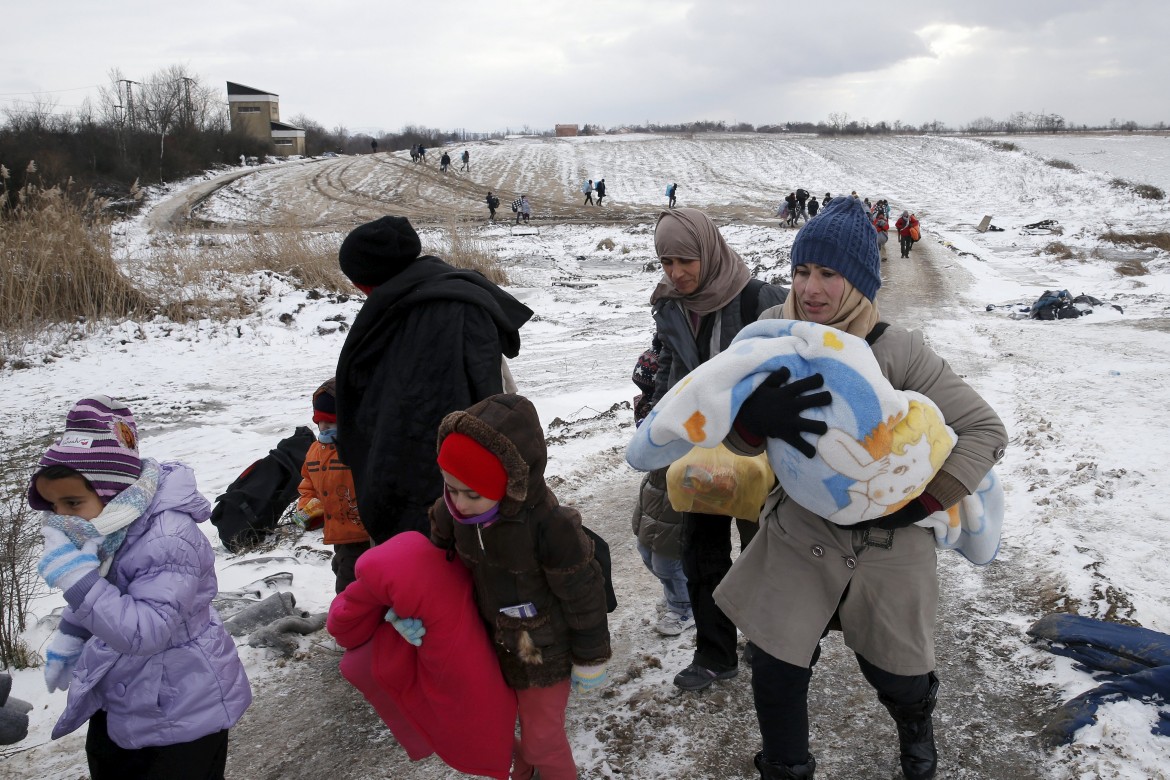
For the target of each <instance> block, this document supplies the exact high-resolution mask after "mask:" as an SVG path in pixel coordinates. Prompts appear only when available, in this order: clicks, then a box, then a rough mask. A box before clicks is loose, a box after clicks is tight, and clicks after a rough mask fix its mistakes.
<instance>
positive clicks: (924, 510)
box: [849, 494, 938, 531]
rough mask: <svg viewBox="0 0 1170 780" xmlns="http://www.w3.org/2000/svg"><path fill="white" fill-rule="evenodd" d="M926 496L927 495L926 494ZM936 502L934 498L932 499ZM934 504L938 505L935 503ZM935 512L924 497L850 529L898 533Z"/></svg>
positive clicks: (855, 524)
mask: <svg viewBox="0 0 1170 780" xmlns="http://www.w3.org/2000/svg"><path fill="white" fill-rule="evenodd" d="M924 495H925V494H924ZM931 500H932V501H934V499H933V498H931ZM934 503H936V504H937V503H938V502H937V501H934ZM934 511H935V510H932V509H930V507H928V506H927V505H926V502H925V501H923V499H922V496H919V497H918V498H915V499H914V500H913V501H911V502H910V503H909V504H907V505H906V506H904V507H902V508H901V509H899V510H898V511H897V512H894V513H893V514H891V515H886V516H885V517H879V518H877V519H875V520H866V521H864V522H861V523H854V524H853V525H851V526H849V528H850V529H856V530H859V531H860V530H864V529H866V528H881V529H883V530H886V531H896V530H898V529H899V528H906V527H908V526H911V525H914V524H915V523H917V522H918V521H919V520H925V519H926V518H927V517H929V516H930V515H932V514H933V513H934Z"/></svg>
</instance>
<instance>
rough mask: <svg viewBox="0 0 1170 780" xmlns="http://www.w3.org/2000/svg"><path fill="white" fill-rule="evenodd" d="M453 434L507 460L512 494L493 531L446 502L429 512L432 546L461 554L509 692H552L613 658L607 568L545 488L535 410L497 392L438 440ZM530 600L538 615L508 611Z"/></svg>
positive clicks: (572, 516)
mask: <svg viewBox="0 0 1170 780" xmlns="http://www.w3.org/2000/svg"><path fill="white" fill-rule="evenodd" d="M455 431H458V432H459V433H462V434H464V435H466V436H470V437H471V438H472V439H474V440H475V441H477V442H479V443H480V444H481V445H483V446H484V447H486V448H487V449H488V450H489V451H490V452H492V453H493V454H494V455H496V457H498V458H499V459H500V462H501V463H502V464H503V465H504V469H505V471H506V472H507V475H508V486H507V492H506V494H505V495H504V498H503V499H502V500H501V501H500V513H499V517H498V519H497V520H495V521H494V522H493V523H491V524H490V525H489V526H488V527H487V528H482V527H480V526H476V525H464V524H461V523H457V522H455V520H454V519H453V518H452V517H451V513H450V512H449V511H448V510H447V507H446V504H445V503H444V502H443V499H441V498H440V499H439V500H438V501H436V502H435V504H434V506H433V507H432V508H431V513H430V517H431V541H432V542H434V544H436V545H437V546H439V547H441V548H443V549H446V550H454V551H455V552H456V553H458V555H459V558H460V560H462V561H463V564H464V565H465V566H467V568H468V569H469V570H470V571H471V574H472V577H473V579H474V580H475V595H476V603H477V605H478V606H479V611H480V615H481V616H482V617H483V619H484V622H485V623H486V624H487V627H488V632H489V634H490V635H491V638H492V640H493V644H494V646H495V649H496V654H497V656H499V659H500V666H501V668H502V670H503V673H504V679H505V680H506V681H507V682H508V685H510V686H511V687H512V688H516V689H525V688H530V687H547V686H549V685H553V684H555V683H557V682H559V681H561V680H564V679H565V678H567V677H568V676H569V674H570V672H571V670H572V666H573V664H574V663H576V664H581V665H595V664H600V663H604V662H605V661H607V660H609V657H610V645H609V625H608V621H607V616H606V609H605V591H604V581H603V579H602V574H601V566H600V565H599V564H598V563H597V561H596V560H595V559H594V557H593V542H592V541H590V539H589V537H587V536H586V535H585V533H584V531H582V530H581V516H580V515H579V514H578V513H577V511H576V510H574V509H571V508H569V507H565V506H561V505H560V503H559V502H558V501H557V498H556V496H555V495H553V492H552V491H551V490H549V489H548V486H547V485H545V483H544V469H545V464H546V462H547V459H548V453H547V450H546V447H545V442H544V431H543V429H542V428H541V425H540V419H539V418H538V417H537V414H536V408H535V407H534V406H533V405H532V403H531V402H530V401H529V400H528V399H526V398H523V397H521V396H518V395H506V394H505V395H495V396H492V397H491V398H487V399H485V400H483V401H481V402H479V403H477V404H475V405H474V406H472V407H471V408H469V409H468V410H467V411H465V412H452V413H451V414H449V415H447V416H446V417H445V418H444V419H443V422H442V424H441V425H440V426H439V443H440V444H441V443H442V441H443V439H444V438H446V437H447V436H448V435H449V434H451V433H452V432H455ZM526 602H530V603H532V604H533V605H534V606H535V607H536V616H535V617H531V618H514V617H509V616H507V615H505V614H503V613H502V612H500V610H501V609H503V608H505V607H510V606H516V605H519V604H524V603H526Z"/></svg>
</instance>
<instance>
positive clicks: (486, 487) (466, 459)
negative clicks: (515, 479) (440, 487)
mask: <svg viewBox="0 0 1170 780" xmlns="http://www.w3.org/2000/svg"><path fill="white" fill-rule="evenodd" d="M439 468H441V469H442V470H443V471H445V472H447V473H448V474H450V475H451V476H453V477H455V479H457V480H459V481H460V482H462V483H463V484H464V485H467V487H469V488H471V489H472V490H474V491H475V492H476V493H479V494H480V495H481V496H483V497H484V498H489V499H491V500H492V501H499V500H500V499H501V498H503V497H504V493H505V492H506V491H507V487H508V473H507V472H506V471H505V470H504V464H502V463H500V459H499V458H497V457H496V456H495V455H493V454H492V453H491V452H490V451H489V450H488V449H487V448H486V447H484V446H483V445H482V444H480V443H479V442H477V441H476V440H475V439H473V438H471V437H470V436H467V435H465V434H462V433H459V432H454V433H450V434H448V435H447V438H445V439H443V443H442V445H440V446H439Z"/></svg>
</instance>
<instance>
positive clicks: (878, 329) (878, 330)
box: [865, 322, 890, 347]
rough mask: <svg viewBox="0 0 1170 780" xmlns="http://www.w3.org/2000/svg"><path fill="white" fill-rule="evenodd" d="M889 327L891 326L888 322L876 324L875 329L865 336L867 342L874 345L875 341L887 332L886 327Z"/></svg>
mask: <svg viewBox="0 0 1170 780" xmlns="http://www.w3.org/2000/svg"><path fill="white" fill-rule="evenodd" d="M888 327H890V323H888V322H879V323H878V324H877V325H874V326H873V330H871V331H870V332H869V335H868V336H866V337H865V343H866V344H869V345H870V346H871V347H872V346H873V343H874V342H875V341H877V340H878V339H880V338H881V337H882V334H883V333H885V332H886V328H888Z"/></svg>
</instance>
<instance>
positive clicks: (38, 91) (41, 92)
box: [0, 84, 102, 97]
mask: <svg viewBox="0 0 1170 780" xmlns="http://www.w3.org/2000/svg"><path fill="white" fill-rule="evenodd" d="M101 86H102V85H101V84H90V85H89V86H88V87H69V88H68V89H36V90H32V91H31V92H0V97H4V96H9V95H44V94H47V93H50V92H76V91H78V90H79V89H97V88H98V87H101Z"/></svg>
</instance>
